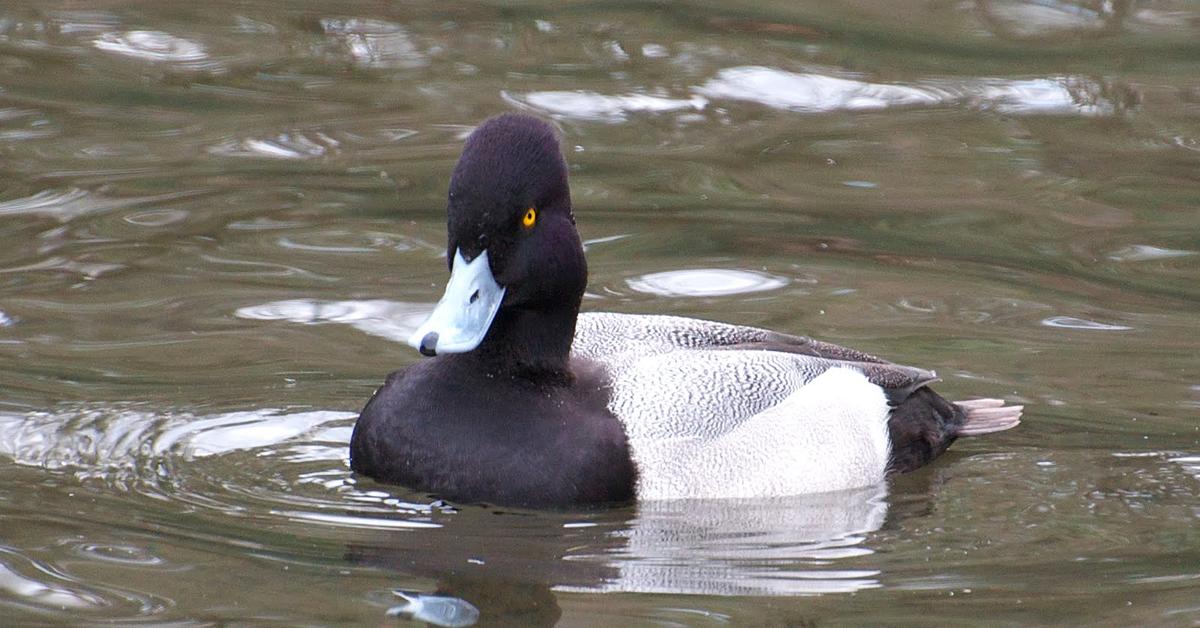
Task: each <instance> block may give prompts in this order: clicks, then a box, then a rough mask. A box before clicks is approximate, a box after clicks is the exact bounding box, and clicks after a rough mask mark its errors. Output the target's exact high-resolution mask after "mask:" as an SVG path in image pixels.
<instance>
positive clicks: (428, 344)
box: [417, 331, 438, 358]
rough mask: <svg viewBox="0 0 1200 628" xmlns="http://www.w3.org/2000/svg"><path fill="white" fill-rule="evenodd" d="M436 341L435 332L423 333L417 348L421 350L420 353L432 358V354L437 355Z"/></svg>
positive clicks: (436, 335)
mask: <svg viewBox="0 0 1200 628" xmlns="http://www.w3.org/2000/svg"><path fill="white" fill-rule="evenodd" d="M437 341H438V334H437V332H436V331H431V332H429V333H428V334H425V337H424V338H422V339H421V346H420V347H419V348H418V349H417V350H418V351H420V352H421V355H424V356H428V357H431V358H432V357H433V356H435V355H437Z"/></svg>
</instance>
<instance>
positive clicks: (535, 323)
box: [409, 114, 587, 358]
mask: <svg viewBox="0 0 1200 628" xmlns="http://www.w3.org/2000/svg"><path fill="white" fill-rule="evenodd" d="M447 212H448V214H449V217H448V221H447V230H448V239H447V240H448V242H447V246H446V257H447V259H448V260H449V262H450V281H449V282H448V283H447V285H446V293H445V295H444V296H443V297H442V299H441V301H439V302H438V304H437V306H436V307H435V308H434V311H433V313H432V314H431V315H430V316H429V319H428V320H426V321H425V322H424V323H423V324H422V325H421V326H420V327H418V328H417V330H416V332H414V333H413V335H412V337H411V338H409V344H410V345H412V346H413V347H414V348H416V349H418V350H419V351H420V352H421V353H422V354H424V355H435V354H438V353H463V352H467V351H472V350H474V349H476V348H477V347H479V346H480V345H481V344H485V342H486V344H489V345H502V346H503V349H504V351H507V352H509V353H513V354H521V355H524V354H533V355H534V356H535V358H536V357H538V355H539V354H541V353H545V352H550V353H555V354H557V353H562V356H561V357H563V358H565V355H566V352H567V351H569V349H570V339H571V337H572V336H573V334H574V325H575V316H576V315H577V313H578V311H579V302H580V299H581V298H582V297H583V291H584V288H585V287H586V285H587V263H586V261H585V260H584V256H583V247H582V245H581V244H580V240H579V234H578V233H577V232H576V230H575V216H574V214H572V212H571V193H570V188H569V186H568V184H567V166H566V162H564V161H563V157H562V152H561V151H560V149H559V144H558V136H557V134H556V133H555V130H554V128H553V127H551V126H550V125H549V124H548V123H546V122H545V121H543V120H540V119H538V118H534V117H532V116H527V115H520V114H504V115H500V116H496V117H494V118H491V119H489V120H487V121H486V122H484V123H483V124H481V125H480V126H479V127H478V128H476V129H475V131H474V132H473V133H471V135H470V137H468V138H467V142H466V145H465V146H464V147H463V152H462V156H461V157H459V160H458V165H457V166H456V167H455V168H454V174H453V176H452V177H451V179H450V195H449V201H448V205H447ZM564 327H565V329H564ZM564 334H565V343H566V344H565V347H563V346H560V345H562V343H563V341H564V338H563V337H562V336H564Z"/></svg>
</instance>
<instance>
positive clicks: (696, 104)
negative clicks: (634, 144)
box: [501, 91, 708, 123]
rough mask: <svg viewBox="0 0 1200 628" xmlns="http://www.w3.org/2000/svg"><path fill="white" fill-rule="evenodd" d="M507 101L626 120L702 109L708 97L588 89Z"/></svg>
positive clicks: (549, 111)
mask: <svg viewBox="0 0 1200 628" xmlns="http://www.w3.org/2000/svg"><path fill="white" fill-rule="evenodd" d="M501 95H502V96H503V97H504V98H505V99H506V100H508V101H510V102H513V103H516V104H519V105H525V106H528V107H531V108H533V109H535V110H537V111H539V112H541V113H544V114H546V115H548V116H554V117H564V118H578V119H582V120H596V121H600V122H610V123H615V122H623V121H625V120H626V118H627V117H628V116H629V114H632V113H667V112H672V111H689V110H692V111H701V110H703V109H704V108H705V106H707V105H708V100H707V99H705V98H703V97H701V96H692V97H691V98H682V99H681V98H668V97H665V96H649V95H646V94H624V95H620V96H606V95H604V94H597V93H595V92H587V91H543V92H530V93H527V94H524V95H514V94H510V93H508V92H503V93H502V94H501Z"/></svg>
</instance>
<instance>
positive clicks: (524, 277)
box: [350, 113, 1023, 509]
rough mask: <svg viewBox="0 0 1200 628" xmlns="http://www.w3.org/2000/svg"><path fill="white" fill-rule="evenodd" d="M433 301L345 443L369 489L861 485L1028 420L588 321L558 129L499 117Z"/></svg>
mask: <svg viewBox="0 0 1200 628" xmlns="http://www.w3.org/2000/svg"><path fill="white" fill-rule="evenodd" d="M446 259H447V262H448V266H449V271H450V277H449V279H448V281H447V284H446V288H445V292H444V295H443V296H442V298H441V299H440V300H439V301H438V303H437V304H436V306H435V307H434V309H433V311H432V313H431V314H430V315H429V317H428V319H427V320H425V321H424V322H423V323H422V324H421V325H420V326H419V327H418V328H417V329H416V330H415V331H414V332H413V334H412V336H411V338H410V339H409V341H408V344H409V345H411V346H412V347H413V348H415V349H417V350H418V351H419V352H420V354H421V355H423V356H426V358H425V359H421V360H418V361H416V362H415V363H413V364H412V365H410V366H408V367H407V368H404V369H402V370H398V371H396V372H394V373H391V374H390V375H389V376H388V377H387V379H386V381H385V382H384V384H383V385H382V386H381V387H379V388H378V390H376V392H375V394H374V395H373V396H372V397H371V399H370V400H369V401H368V402H367V403H366V405H365V406H364V408H363V410H362V411H361V413H360V414H359V416H358V419H357V420H356V422H355V425H354V430H353V433H352V436H351V442H350V467H351V470H352V471H353V472H354V473H356V474H358V475H361V476H366V477H369V478H372V479H374V480H376V481H379V482H383V483H388V484H396V485H401V486H404V487H406V488H408V489H410V490H414V491H418V492H423V493H426V494H429V495H432V496H436V497H437V498H439V499H445V500H449V501H451V502H459V503H484V504H494V505H497V506H508V507H523V508H535V509H536V508H559V509H562V508H591V507H603V506H605V505H614V504H628V503H632V502H642V501H647V500H670V499H722V498H748V499H760V498H770V497H781V496H789V495H801V494H809V493H823V492H829V491H839V490H847V489H854V488H859V487H866V486H872V485H875V484H879V483H881V482H884V481H885V480H886V479H887V478H888V477H890V476H893V475H896V474H901V473H907V472H909V471H912V470H914V469H917V468H920V467H922V466H924V465H926V464H928V463H930V462H931V461H933V460H934V459H935V458H937V457H938V456H939V455H941V454H942V453H943V452H944V451H946V449H947V448H948V447H949V446H950V445H951V444H952V443H953V442H954V441H955V440H956V439H957V438H959V437H964V436H980V435H984V434H990V433H994V432H1000V431H1003V430H1008V429H1010V428H1013V427H1016V426H1017V425H1018V424H1019V423H1020V419H1021V414H1022V411H1023V407H1022V406H1020V405H1007V404H1006V403H1005V402H1004V401H1003V400H1000V399H992V398H980V399H972V400H966V401H958V402H951V401H948V400H946V399H945V398H943V397H942V396H940V395H938V394H937V393H935V392H934V391H933V390H932V389H931V388H930V384H932V383H933V382H935V381H937V379H938V378H937V375H936V374H935V373H934V372H933V371H931V370H927V369H923V368H918V367H912V366H905V365H901V364H896V363H892V362H890V361H887V360H884V359H881V358H878V357H876V356H874V355H871V354H868V353H865V352H862V351H858V350H856V349H851V348H848V347H843V346H839V345H837V344H833V343H829V342H823V341H820V340H815V339H812V338H809V337H806V336H798V335H791V334H787V333H782V332H775V331H771V330H767V329H760V328H755V327H748V326H742V325H736V324H730V323H722V322H716V321H709V320H701V319H695V318H684V317H678V316H669V315H660V314H621V313H611V312H585V313H580V305H581V302H582V299H583V295H584V291H585V289H586V287H587V278H588V272H587V261H586V259H585V256H584V250H583V245H582V241H581V239H580V236H579V232H578V230H577V229H576V222H575V214H574V211H573V209H572V204H571V194H570V186H569V181H568V169H567V164H566V161H565V159H564V157H563V153H562V150H561V147H560V141H559V136H558V132H557V130H556V129H555V127H554V126H553V125H552V124H551V123H549V122H547V121H545V120H543V119H541V118H538V117H536V116H531V115H528V114H524V113H504V114H500V115H498V116H495V117H492V118H489V119H487V120H486V121H484V122H483V123H482V124H480V125H479V126H477V127H476V128H475V129H474V130H473V131H472V132H471V134H470V135H469V136H468V137H467V139H466V142H465V144H464V146H463V149H462V153H461V156H460V158H459V160H458V162H457V164H456V166H455V167H454V170H453V172H452V174H451V177H450V185H449V194H448V200H447V245H446Z"/></svg>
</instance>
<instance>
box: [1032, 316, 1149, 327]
mask: <svg viewBox="0 0 1200 628" xmlns="http://www.w3.org/2000/svg"><path fill="white" fill-rule="evenodd" d="M1042 324H1043V325H1045V326H1046V327H1059V328H1062V329H1086V330H1093V331H1129V330H1131V329H1133V328H1132V327H1129V326H1127V325H1114V324H1112V323H1101V322H1099V321H1091V320H1088V319H1086V318H1076V317H1074V316H1051V317H1050V318H1045V319H1042Z"/></svg>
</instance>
